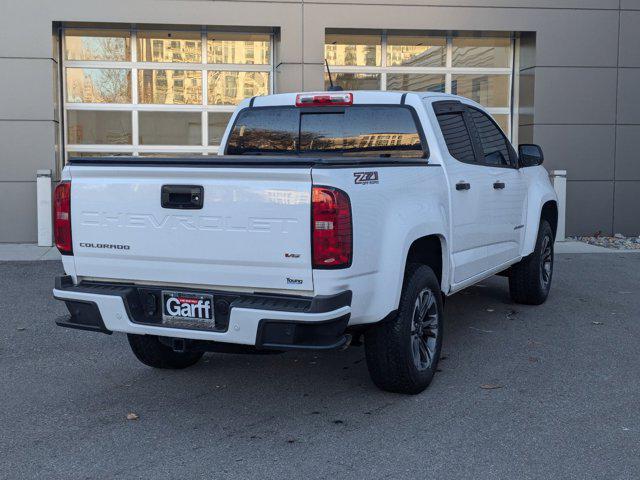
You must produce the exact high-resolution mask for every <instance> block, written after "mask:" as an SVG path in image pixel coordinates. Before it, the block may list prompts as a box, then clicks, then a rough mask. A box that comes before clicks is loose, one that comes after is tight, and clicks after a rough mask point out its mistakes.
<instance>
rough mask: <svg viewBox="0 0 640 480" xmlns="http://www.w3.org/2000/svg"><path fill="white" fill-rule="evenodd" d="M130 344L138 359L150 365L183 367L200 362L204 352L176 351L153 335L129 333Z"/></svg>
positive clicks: (173, 367) (169, 367) (172, 367)
mask: <svg viewBox="0 0 640 480" xmlns="http://www.w3.org/2000/svg"><path fill="white" fill-rule="evenodd" d="M127 338H128V339H129V345H130V346H131V350H132V351H133V354H134V355H135V356H136V358H137V359H138V360H140V361H141V362H142V363H144V364H145V365H147V366H149V367H153V368H168V369H181V368H187V367H191V366H192V365H195V364H196V363H198V361H199V360H200V359H201V358H202V355H204V352H176V351H174V350H173V349H172V348H171V347H169V346H167V345H164V344H163V343H162V342H160V339H159V338H158V337H156V336H153V335H133V334H128V335H127Z"/></svg>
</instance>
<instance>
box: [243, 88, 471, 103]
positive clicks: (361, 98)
mask: <svg viewBox="0 0 640 480" xmlns="http://www.w3.org/2000/svg"><path fill="white" fill-rule="evenodd" d="M339 93H352V94H353V103H354V104H358V103H377V104H380V103H383V104H384V103H388V104H397V103H400V102H401V99H402V96H403V95H411V96H416V97H418V98H421V99H425V98H442V99H450V100H461V101H465V102H468V103H472V104H476V102H474V101H472V100H469V99H468V98H465V97H461V96H459V95H452V94H450V93H439V92H409V91H395V90H394V91H393V92H389V91H380V90H344V91H339V92H336V91H334V92H328V91H324V92H323V91H316V92H296V93H278V94H274V95H264V96H258V97H253V98H251V99H246V100H243V101H242V102H241V103H240V105H239V106H240V107H247V106H249V105H250V104H252V106H254V107H267V106H280V105H295V104H296V96H297V95H300V94H305V95H331V94H339ZM478 106H479V105H478Z"/></svg>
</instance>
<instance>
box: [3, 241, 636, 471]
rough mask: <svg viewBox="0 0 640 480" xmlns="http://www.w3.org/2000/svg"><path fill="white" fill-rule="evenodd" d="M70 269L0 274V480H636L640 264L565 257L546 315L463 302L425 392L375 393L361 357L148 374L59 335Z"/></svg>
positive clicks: (503, 304) (618, 258)
mask: <svg viewBox="0 0 640 480" xmlns="http://www.w3.org/2000/svg"><path fill="white" fill-rule="evenodd" d="M60 273H62V268H61V265H60V263H59V262H11V263H0V288H1V291H2V295H1V296H0V326H1V330H0V338H1V343H0V402H1V404H2V408H0V452H1V455H0V478H7V479H19V478H47V479H58V478H65V479H76V478H153V479H159V478H241V479H253V478H256V479H266V478H327V479H333V478H341V479H342V478H353V479H363V478H391V479H399V478H412V479H416V478H437V479H439V480H442V479H467V478H468V479H486V478H492V479H494V478H495V479H534V478H535V479H550V478H553V479H587V478H588V479H600V478H602V479H608V480H609V479H636V478H638V477H639V476H640V347H639V345H640V295H639V293H640V255H631V254H626V255H625V254H608V255H599V254H597V255H592V254H589V255H579V254H575V255H560V256H558V257H557V261H556V272H555V278H554V285H553V287H552V290H551V296H550V298H549V300H548V302H547V303H546V304H545V305H543V306H540V307H525V306H521V305H515V304H512V303H511V301H510V300H509V296H508V288H507V281H506V279H504V278H501V277H495V278H492V279H490V280H487V281H485V282H483V283H482V284H481V285H479V286H476V287H472V288H470V289H468V290H466V291H464V292H462V293H460V294H457V295H455V296H453V297H451V298H449V299H448V300H447V303H446V307H445V313H446V319H445V321H446V323H445V325H446V330H445V343H444V349H443V352H444V353H443V354H444V358H443V360H442V362H441V363H440V369H441V371H440V372H439V373H438V374H437V375H436V378H435V380H434V382H433V383H432V385H431V386H430V388H429V389H428V390H427V391H425V392H424V393H423V394H420V395H417V396H402V395H395V394H389V393H383V392H380V391H378V390H377V389H376V388H375V387H374V386H373V385H372V383H371V382H370V380H369V377H368V374H367V368H366V364H365V361H364V349H363V348H362V347H352V348H350V349H348V350H346V351H341V352H325V353H311V352H305V353H298V352H289V353H285V354H281V355H259V356H257V355H222V354H208V355H206V356H205V358H204V361H202V362H201V363H199V364H198V365H197V366H195V367H193V368H191V369H188V370H184V371H160V370H153V369H150V368H148V367H145V366H143V365H142V364H140V363H138V362H137V360H135V358H134V357H133V354H132V353H131V352H130V350H129V346H128V344H127V341H126V337H125V336H124V335H121V334H114V335H112V336H107V335H101V334H94V333H89V332H80V331H73V330H67V329H62V328H59V327H56V326H55V324H54V319H55V318H56V316H58V315H61V314H63V313H65V308H64V305H62V304H61V303H59V302H56V301H54V300H53V299H52V297H51V288H52V286H53V277H54V276H55V275H57V274H60ZM130 413H133V414H135V415H136V416H138V419H137V420H127V415H128V414H130Z"/></svg>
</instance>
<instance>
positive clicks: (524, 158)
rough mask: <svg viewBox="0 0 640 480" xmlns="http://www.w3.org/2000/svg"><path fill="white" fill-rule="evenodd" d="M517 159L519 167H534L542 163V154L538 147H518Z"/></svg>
mask: <svg viewBox="0 0 640 480" xmlns="http://www.w3.org/2000/svg"><path fill="white" fill-rule="evenodd" d="M518 157H519V165H520V166H521V167H536V166H538V165H542V162H544V154H543V153H542V148H540V146H539V145H531V144H523V145H520V146H519V147H518Z"/></svg>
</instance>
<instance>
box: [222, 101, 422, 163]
mask: <svg viewBox="0 0 640 480" xmlns="http://www.w3.org/2000/svg"><path fill="white" fill-rule="evenodd" d="M353 107H356V108H359V107H392V108H404V109H407V110H409V112H410V113H411V117H412V118H413V121H414V123H415V126H416V131H417V132H418V137H419V138H420V146H421V149H422V156H421V157H386V158H383V159H382V160H385V159H386V160H397V161H399V162H409V163H425V164H427V163H428V162H429V158H430V157H431V151H430V149H429V144H428V143H427V136H426V135H425V133H424V128H423V126H422V122H421V121H420V116H419V115H418V112H417V111H416V109H415V108H414V107H413V106H412V105H405V104H393V103H358V104H354V105H352V106H345V107H296V106H294V105H266V106H260V107H254V106H248V107H245V108H243V109H241V110H239V111H238V113H237V114H236V115H235V117H234V119H233V124H232V125H231V127H230V128H229V135H228V136H227V142H226V145H225V150H224V152H223V153H224V155H233V154H230V153H228V151H227V149H228V148H229V137H231V133H232V132H233V130H234V129H235V127H236V124H237V123H238V119H239V118H240V115H242V113H243V112H245V111H247V110H261V109H265V110H266V109H272V110H275V109H287V110H292V111H297V112H298V141H297V142H296V145H297V146H296V150H295V151H294V152H292V153H282V154H281V155H294V156H297V157H300V158H304V157H314V156H315V157H319V156H323V155H324V154H321V153H310V154H300V134H301V128H300V122H301V118H302V114H303V113H339V112H344V111H345V110H346V109H348V108H353ZM233 156H242V155H233ZM335 156H338V155H335ZM362 157H366V158H371V159H372V160H373V161H375V159H376V158H378V157H370V156H369V155H363V156H362ZM345 158H357V157H356V156H353V157H345ZM372 163H373V162H372Z"/></svg>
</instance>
